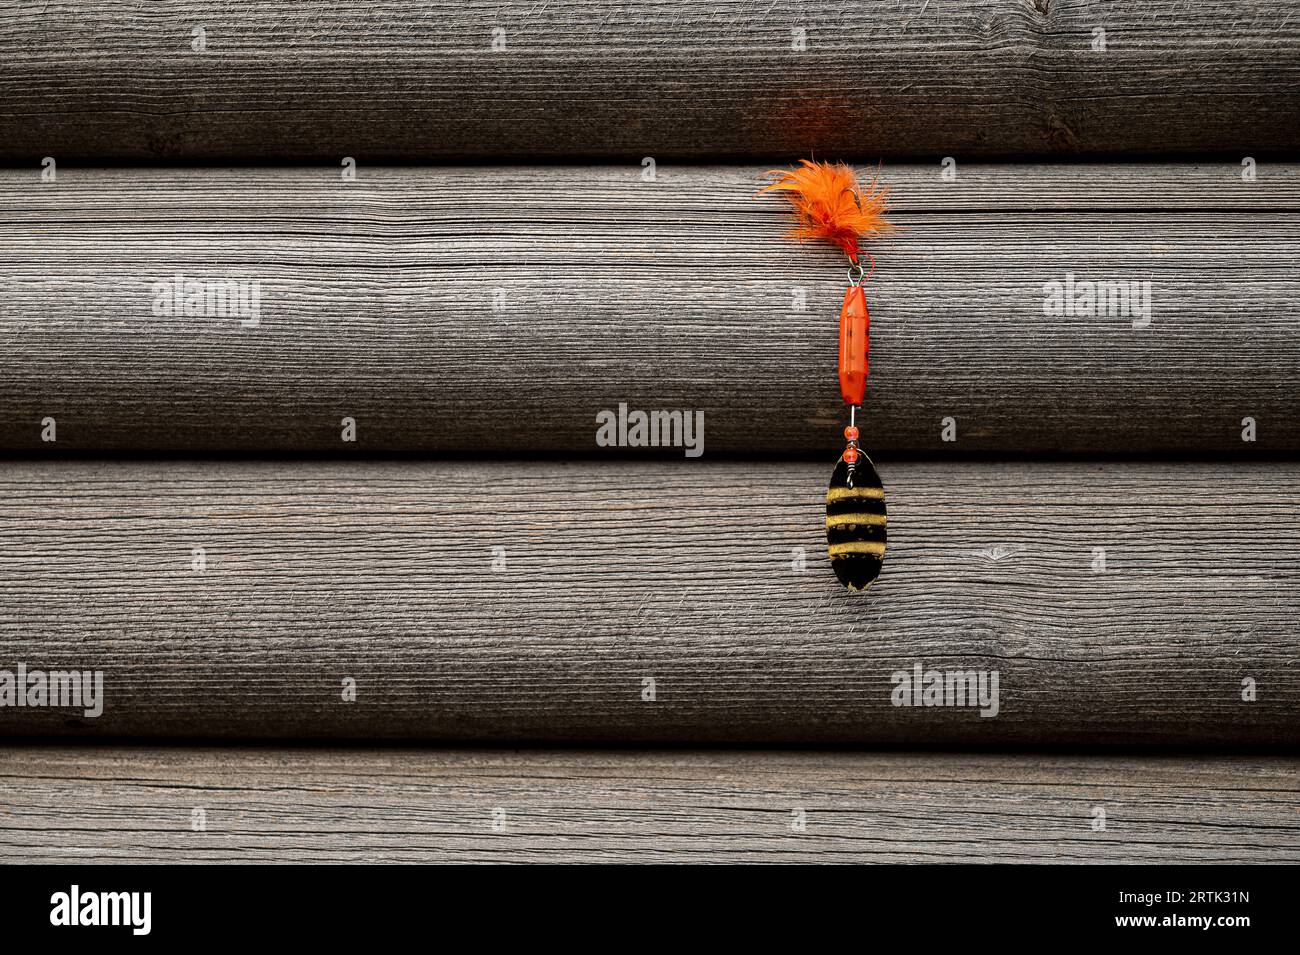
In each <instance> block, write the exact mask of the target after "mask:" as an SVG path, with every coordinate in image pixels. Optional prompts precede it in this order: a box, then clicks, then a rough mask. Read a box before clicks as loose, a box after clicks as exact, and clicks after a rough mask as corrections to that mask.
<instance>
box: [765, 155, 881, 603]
mask: <svg viewBox="0 0 1300 955" xmlns="http://www.w3.org/2000/svg"><path fill="white" fill-rule="evenodd" d="M768 175H769V177H772V178H773V180H774V181H773V182H772V183H771V184H770V185H768V186H766V187H765V188H764V189H763V190H762V191H763V192H773V191H775V192H779V193H781V194H783V195H784V196H785V198H787V199H788V200H789V201H790V204H791V205H792V206H793V207H794V213H795V217H796V219H797V220H798V224H797V225H796V227H795V228H794V230H793V231H792V232H791V233H790V235H791V237H792V238H796V239H799V240H800V241H806V240H818V241H824V242H829V243H830V244H832V245H834V246H836V247H838V248H839V249H841V250H842V251H843V252H844V254H845V255H846V256H848V260H849V270H848V278H849V287H848V290H847V291H846V292H845V293H844V305H843V307H842V308H841V309H840V396H841V397H842V398H843V399H844V403H845V404H846V405H848V407H849V423H848V426H847V427H846V428H845V429H844V439H845V448H844V451H843V453H842V454H841V455H840V459H839V461H838V462H837V463H836V465H835V470H834V471H833V472H832V474H831V483H830V487H829V489H828V490H827V492H826V543H827V549H828V552H829V554H830V560H831V568H832V569H833V570H834V571H835V576H836V577H838V578H839V580H840V583H842V584H844V586H846V587H847V588H848V589H849V590H854V591H861V590H866V589H867V588H868V587H870V586H871V584H872V582H873V581H874V580H875V579H876V578H877V577H878V576H880V569H881V566H882V565H883V563H884V560H885V540H886V534H885V524H886V514H885V489H884V487H883V486H882V485H881V483H880V476H879V475H878V474H877V473H876V468H875V465H873V464H872V463H871V459H870V458H869V457H867V455H866V452H864V451H863V450H862V448H861V447H860V445H859V443H858V441H859V437H860V434H861V432H860V430H859V428H858V411H859V410H860V409H861V407H862V402H863V400H864V399H865V397H866V391H867V353H868V351H869V348H870V344H871V339H870V331H871V316H870V314H869V313H868V311H867V296H866V292H865V291H864V290H863V287H862V286H863V284H864V283H865V282H866V281H867V279H868V278H869V277H870V275H871V272H870V271H864V269H863V266H862V259H863V257H864V256H865V257H866V259H867V260H868V261H869V262H871V268H872V270H874V269H875V260H874V259H872V258H871V255H870V254H869V253H867V252H864V251H863V250H862V249H861V245H860V243H861V241H862V239H864V238H868V237H871V236H875V235H880V234H882V233H885V232H889V231H891V230H892V229H893V226H892V225H891V224H890V223H888V222H886V221H885V219H884V212H885V194H886V190H885V189H883V188H881V189H877V188H876V184H875V182H874V181H873V182H872V183H871V185H870V186H869V187H868V188H867V189H866V190H865V191H864V190H862V189H861V188H859V186H858V181H857V177H856V176H854V174H853V170H852V169H850V168H849V167H848V166H846V165H844V164H843V163H825V162H820V163H817V162H810V161H809V160H807V159H805V160H803V161H802V162H801V164H800V166H799V167H798V168H797V169H775V170H772V171H771V172H770V173H768Z"/></svg>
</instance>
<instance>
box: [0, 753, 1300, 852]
mask: <svg viewBox="0 0 1300 955" xmlns="http://www.w3.org/2000/svg"><path fill="white" fill-rule="evenodd" d="M1298 770H1300V767H1298V766H1297V761H1296V760H1295V759H1294V758H1289V757H1288V758H1272V759H1268V758H1261V757H1258V756H1203V757H1194V758H1193V757H1186V756H1172V757H1155V758H1153V757H1135V756H1115V755H1107V756H1065V755H1047V756H1044V755H1037V756H1023V755H1021V756H1010V755H1006V754H1000V755H999V754H983V755H980V754H970V753H961V754H958V753H919V754H918V753H848V752H831V753H817V752H782V751H760V752H752V751H751V752H746V751H743V750H731V751H723V752H710V751H691V750H685V751H683V750H675V751H633V752H628V751H617V750H615V751H594V752H593V751H583V750H561V751H546V750H541V751H537V750H512V751H502V750H475V749H469V750H450V751H446V750H443V751H439V750H428V749H420V750H404V749H342V750H338V749H335V750H298V751H288V752H285V751H276V750H266V749H252V750H239V749H236V750H212V749H172V748H167V747H159V748H140V747H122V748H104V747H96V748H86V747H71V748H69V747H60V748H29V747H19V748H9V749H4V750H0V806H3V807H4V808H5V810H6V811H4V812H0V857H3V858H5V859H6V860H12V861H16V862H39V863H67V862H69V861H76V862H85V861H88V860H89V861H99V862H187V863H193V862H228V863H229V862H238V863H249V862H276V863H288V862H294V863H323V862H358V861H368V862H430V861H432V862H551V863H554V862H556V861H567V862H769V863H774V862H782V863H793V862H840V863H843V862H873V863H874V862H962V863H969V862H981V861H982V862H1004V863H1005V862H1071V863H1092V862H1110V863H1153V862H1161V863H1180V862H1182V863H1186V862H1216V863H1241V862H1249V863H1259V862H1272V863H1281V862H1289V861H1294V859H1295V857H1296V852H1297V850H1300V840H1298V839H1297V836H1296V832H1297V830H1296V826H1295V814H1296V809H1297V799H1296V779H1297V771H1298ZM1099 813H1104V829H1103V828H1098V827H1097V823H1098V821H1099V820H1102V818H1103V817H1102V816H1101V815H1100V814H1099ZM798 827H802V828H798Z"/></svg>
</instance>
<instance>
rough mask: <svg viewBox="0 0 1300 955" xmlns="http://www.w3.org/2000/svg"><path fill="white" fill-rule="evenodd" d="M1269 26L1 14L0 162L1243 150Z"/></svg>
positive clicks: (1277, 65) (921, 16)
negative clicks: (198, 31) (49, 158)
mask: <svg viewBox="0 0 1300 955" xmlns="http://www.w3.org/2000/svg"><path fill="white" fill-rule="evenodd" d="M1286 12H1287V9H1281V10H1280V9H1279V5H1278V4H1276V3H1274V2H1269V0H1220V2H1217V3H1213V4H1191V3H1185V2H1183V0H1141V2H1139V0H1119V2H1106V3H1101V2H1097V0H1051V2H1050V3H1049V2H1048V0H963V2H960V3H954V2H951V0H934V2H930V3H925V2H922V3H919V4H917V3H902V2H898V0H869V2H860V3H851V4H844V3H836V2H831V0H776V2H771V3H765V4H762V5H756V4H753V3H748V2H744V0H713V2H710V3H697V2H686V0H679V2H647V3H638V4H635V5H632V4H623V5H620V6H618V7H617V8H611V7H610V6H609V5H607V4H602V3H598V2H593V0H578V2H573V0H559V2H549V3H540V4H539V3H533V2H531V0H530V2H515V3H497V2H483V0H474V2H464V0H458V2H454V3H447V2H439V0H433V2H430V0H419V2H415V0H384V2H379V3H368V4H364V5H351V4H342V5H340V4H337V3H333V2H329V0H306V2H303V0H275V2H272V0H259V2H257V3H247V4H225V5H222V6H220V7H217V8H214V7H212V5H210V4H206V3H201V2H198V0H179V2H174V3H168V4H166V5H160V4H148V5H145V6H143V7H142V6H140V5H138V4H134V3H123V2H118V0H93V2H71V0H55V2H51V3H44V4H41V5H40V6H36V5H23V6H20V7H18V8H17V9H15V10H14V12H13V13H12V14H11V15H10V16H8V17H6V18H5V20H4V21H3V23H0V45H3V47H4V48H5V49H6V51H7V52H8V53H9V55H7V56H5V57H3V58H2V59H0V89H3V90H4V92H5V96H4V98H3V100H0V124H3V126H4V127H5V128H6V132H7V133H8V134H7V135H5V136H3V137H0V161H4V162H16V163H23V164H27V163H31V164H34V163H36V162H38V161H39V160H40V158H41V157H43V156H54V157H56V158H58V159H67V160H72V161H77V162H86V161H99V160H104V159H113V160H119V161H130V162H137V163H138V162H151V161H159V160H162V161H170V162H190V161H195V160H200V161H226V160H253V161H265V160H266V159H268V158H272V159H279V160H285V159H287V160H312V161H316V160H321V161H327V162H330V163H332V164H334V165H337V164H338V162H339V161H340V159H341V158H342V157H343V156H353V157H356V158H358V159H359V160H361V161H363V162H364V161H366V160H369V161H372V162H378V161H399V160H400V161H407V162H428V161H453V162H455V161H461V160H464V159H466V158H474V159H483V158H487V159H507V160H509V161H512V162H516V161H518V160H519V159H520V158H522V157H534V158H565V157H580V158H602V159H611V158H614V159H622V160H632V161H636V162H639V161H640V160H641V159H642V158H643V157H645V156H657V157H659V158H697V159H710V160H716V159H738V158H746V157H755V156H761V157H774V156H776V157H782V158H795V157H797V156H803V155H807V154H808V153H810V152H817V153H819V154H823V155H827V156H829V155H832V154H838V155H854V156H860V157H866V158H870V159H872V160H874V159H875V158H876V157H878V156H899V155H910V156H933V157H934V158H935V159H936V160H937V159H938V158H939V157H940V156H944V155H951V156H957V157H968V158H970V157H1007V156H1018V155H1030V154H1034V155H1067V156H1077V155H1079V154H1092V155H1103V154H1104V155H1108V156H1148V155H1151V154H1153V153H1160V152H1164V153H1183V154H1202V155H1203V154H1207V153H1215V154H1224V155H1228V156H1231V158H1232V159H1233V160H1234V161H1237V160H1239V159H1241V157H1242V156H1245V155H1251V156H1260V155H1266V154H1269V153H1275V152H1282V151H1287V150H1291V151H1294V150H1295V148H1296V147H1297V145H1300V123H1297V119H1298V118H1300V112H1298V111H1297V106H1296V102H1295V98H1294V96H1293V95H1291V91H1292V90H1293V88H1294V86H1295V83H1296V82H1297V80H1300V58H1297V56H1296V55H1295V54H1296V49H1297V44H1298V43H1300V25H1298V24H1297V22H1296V20H1295V18H1294V17H1290V16H1287V15H1286ZM200 28H201V29H202V30H203V34H202V37H201V38H200V37H199V36H197V35H196V34H195V31H196V29H200ZM799 31H802V34H801V33H800V32H799ZM200 40H201V42H200ZM200 47H201V49H199V48H200ZM800 47H802V48H800Z"/></svg>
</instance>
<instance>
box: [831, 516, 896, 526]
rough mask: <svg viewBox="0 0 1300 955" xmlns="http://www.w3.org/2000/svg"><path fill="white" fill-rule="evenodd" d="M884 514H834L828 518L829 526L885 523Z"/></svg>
mask: <svg viewBox="0 0 1300 955" xmlns="http://www.w3.org/2000/svg"><path fill="white" fill-rule="evenodd" d="M884 523H885V515H884V514H833V515H831V516H830V517H827V518H826V526H827V527H843V526H844V525H846V524H850V525H851V524H884Z"/></svg>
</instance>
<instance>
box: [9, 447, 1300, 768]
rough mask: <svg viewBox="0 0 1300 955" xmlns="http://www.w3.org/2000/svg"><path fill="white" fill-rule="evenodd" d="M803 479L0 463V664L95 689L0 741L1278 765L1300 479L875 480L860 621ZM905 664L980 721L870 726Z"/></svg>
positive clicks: (1253, 471)
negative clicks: (718, 748) (312, 742)
mask: <svg viewBox="0 0 1300 955" xmlns="http://www.w3.org/2000/svg"><path fill="white" fill-rule="evenodd" d="M827 471H828V469H827V468H823V467H821V466H818V465H800V464H764V465H761V466H756V465H751V464H746V463H734V464H721V463H715V464H706V463H698V462H697V463H691V464H687V463H678V464H666V463H665V464H653V463H629V464H626V465H622V466H613V465H609V464H558V463H541V462H508V461H503V462H496V463H491V464H471V463H447V464H415V463H394V462H388V463H351V462H334V463H317V464H304V463H298V464H272V463H252V464H237V463H212V462H208V463H183V464H181V463H162V464H153V463H104V464H100V463H89V462H87V463H83V462H63V463H58V464H52V463H34V464H11V465H9V466H7V467H5V468H4V469H3V470H2V471H0V669H10V670H13V669H15V668H16V667H17V665H18V664H20V663H23V664H25V665H26V666H27V667H28V668H29V669H37V668H41V669H44V670H55V669H65V668H76V669H83V670H93V669H101V670H103V671H104V683H105V690H104V694H105V708H104V712H103V715H102V716H100V717H98V718H85V717H83V715H82V712H81V710H80V709H72V708H59V709H55V708H49V707H46V708H30V707H27V708H16V707H5V708H0V732H2V733H4V734H6V735H9V736H11V737H12V736H20V735H46V734H49V735H97V736H115V735H119V736H148V737H214V736H219V737H286V738H287V737H304V738H317V739H341V738H392V739H399V738H405V739H414V738H419V739H447V740H453V739H454V740H592V741H635V740H642V741H654V740H659V741H718V742H723V741H737V742H753V741H776V742H792V743H793V742H872V743H891V744H910V745H916V744H919V743H927V744H928V743H945V744H946V743H953V744H981V745H990V744H1003V743H1006V744H1048V743H1050V744H1088V745H1107V744H1121V743H1124V744H1128V743H1162V744H1163V743H1168V744H1192V743H1205V744H1243V743H1253V744H1284V745H1294V744H1296V743H1297V742H1298V741H1300V670H1297V653H1298V651H1300V636H1298V635H1297V632H1296V628H1295V621H1296V619H1297V612H1298V610H1300V588H1297V583H1298V582H1300V465H1295V464H1287V465H1280V464H1278V465H1268V464H1259V465H1256V466H1253V467H1248V468H1241V467H1232V466H1226V465H1209V464H1189V465H1183V466H1176V465H1154V464H1130V465H1120V464H1109V465H1101V464H1041V465H1028V464H1005V465H1003V464H948V465H943V464H914V465H902V464H899V465H892V466H887V467H882V468H881V476H882V478H883V480H884V483H885V487H886V490H887V493H888V495H889V521H890V525H889V540H890V548H889V552H888V557H887V559H886V562H885V569H884V573H883V574H882V576H881V578H880V580H879V581H877V583H876V584H875V585H874V587H873V588H872V589H871V591H869V592H868V593H867V594H866V595H853V594H849V593H847V592H846V591H844V590H843V589H842V588H841V587H840V585H839V584H838V583H837V582H836V581H835V579H834V576H833V575H832V573H831V571H830V568H829V566H828V564H827V562H826V560H825V559H824V556H823V555H824V550H823V548H824V536H823V534H824V531H823V512H824V505H823V500H824V494H825V486H826V485H825V482H826V480H827ZM195 547H201V548H203V549H204V551H205V556H206V570H204V571H202V572H195V571H194V570H193V569H192V549H193V548H195ZM498 548H504V551H501V550H497V549H498ZM1099 549H1100V550H1099ZM494 558H498V559H499V558H504V563H503V564H502V563H498V564H497V565H496V566H495V567H494V566H493V561H494ZM801 558H804V559H805V560H806V566H805V567H804V568H803V569H801V568H800V559H801ZM1099 558H1100V560H1099ZM917 663H920V664H921V665H922V666H923V667H924V668H925V669H927V670H928V669H937V670H963V671H966V670H986V671H993V670H996V671H998V673H999V681H1000V688H999V701H1000V703H999V711H998V714H997V715H996V716H994V717H989V718H985V717H982V716H981V715H980V714H979V713H978V712H977V711H976V710H975V709H973V708H968V707H906V706H895V705H894V703H893V701H892V700H891V693H892V691H893V690H894V688H895V685H894V683H893V682H892V676H893V674H894V673H895V672H896V671H900V670H901V671H911V670H912V668H913V667H914V665H915V664H917ZM349 679H351V680H355V681H356V689H357V695H356V701H355V702H345V701H344V699H343V696H344V692H343V688H344V685H345V681H346V680H349ZM647 680H653V681H654V693H653V696H654V698H653V700H648V699H647V698H646V696H647V694H646V689H647V686H648V685H647V683H646V682H645V681H647ZM1247 680H1251V681H1254V686H1255V696H1256V699H1255V700H1254V701H1253V702H1245V701H1243V685H1244V683H1245V681H1247Z"/></svg>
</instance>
